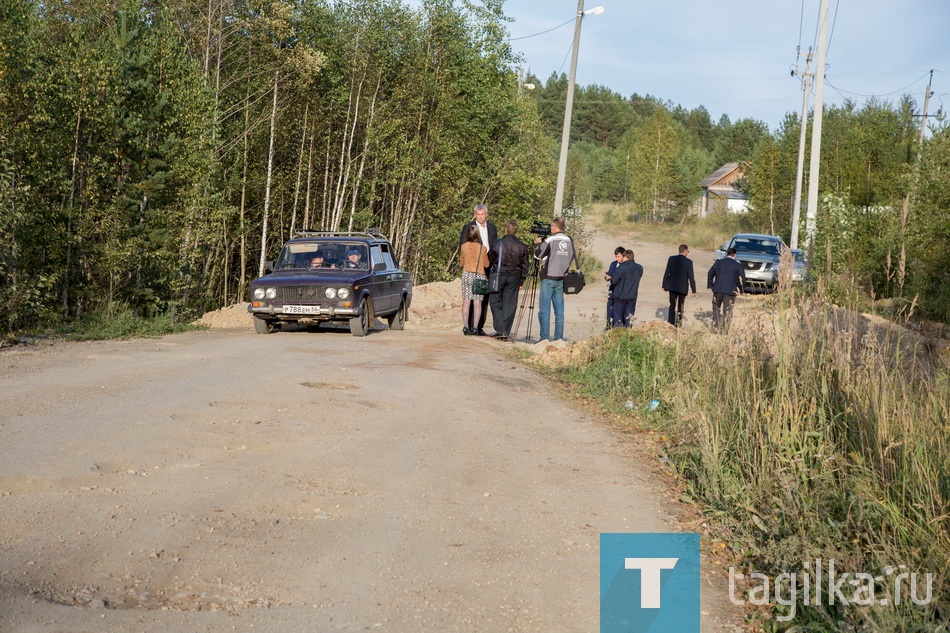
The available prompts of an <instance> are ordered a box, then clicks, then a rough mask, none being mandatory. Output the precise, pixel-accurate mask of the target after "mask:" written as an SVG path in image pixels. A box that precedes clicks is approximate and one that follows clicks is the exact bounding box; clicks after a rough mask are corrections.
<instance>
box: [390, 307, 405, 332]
mask: <svg viewBox="0 0 950 633" xmlns="http://www.w3.org/2000/svg"><path fill="white" fill-rule="evenodd" d="M386 320H387V321H388V322H389V329H390V330H404V329H406V302H405V300H403V301H400V302H399V309H398V310H396V311H395V312H393V313H392V314H390V315H389V316H388V317H387V318H386Z"/></svg>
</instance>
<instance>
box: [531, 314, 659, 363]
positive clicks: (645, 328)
mask: <svg viewBox="0 0 950 633" xmlns="http://www.w3.org/2000/svg"><path fill="white" fill-rule="evenodd" d="M631 330H633V331H634V332H637V333H639V334H642V335H643V336H647V337H654V338H661V339H663V340H665V341H672V340H673V339H674V338H675V337H676V334H677V331H676V328H674V327H673V326H672V325H670V324H669V323H667V322H666V321H648V322H647V323H640V324H638V325H634V326H633V327H632V328H631ZM621 331H622V330H620V329H617V330H611V331H610V332H604V333H603V334H598V335H596V336H593V337H590V338H585V339H582V340H580V341H577V342H574V343H569V344H565V343H546V344H541V345H531V346H528V348H529V349H531V351H533V352H535V353H536V354H537V356H535V357H534V358H532V359H530V360H529V362H532V363H534V364H536V365H543V366H545V367H550V368H552V369H557V368H560V367H568V366H571V365H580V364H582V363H589V362H591V361H593V360H594V359H595V358H597V357H598V356H599V355H600V353H601V352H602V350H603V349H604V341H605V340H606V339H607V337H609V336H613V335H614V334H616V333H619V332H621Z"/></svg>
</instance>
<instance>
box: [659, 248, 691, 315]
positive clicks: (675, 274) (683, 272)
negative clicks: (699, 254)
mask: <svg viewBox="0 0 950 633" xmlns="http://www.w3.org/2000/svg"><path fill="white" fill-rule="evenodd" d="M687 255H689V247H688V246H687V245H686V244H680V247H679V255H673V256H672V257H670V258H669V259H668V260H667V262H666V272H665V273H663V290H665V291H667V292H668V293H670V311H669V314H668V316H667V320H668V321H669V322H670V325H673V326H679V325H681V324H682V323H683V310H684V309H685V307H686V293H687V292H689V291H690V289H692V291H693V298H694V299H695V298H696V277H694V276H693V260H691V259H690V258H689V257H687Z"/></svg>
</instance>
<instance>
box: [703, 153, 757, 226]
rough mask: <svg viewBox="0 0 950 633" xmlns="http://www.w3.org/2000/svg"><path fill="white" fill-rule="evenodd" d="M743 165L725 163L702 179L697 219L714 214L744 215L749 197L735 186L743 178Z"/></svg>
mask: <svg viewBox="0 0 950 633" xmlns="http://www.w3.org/2000/svg"><path fill="white" fill-rule="evenodd" d="M743 165H745V163H742V164H740V163H726V164H725V165H723V166H722V167H720V168H719V169H717V170H716V171H714V172H713V173H712V174H710V175H709V176H707V177H706V178H704V179H703V181H702V182H701V183H700V187H702V189H703V193H702V199H701V200H700V204H699V217H701V218H705V217H707V216H709V215H712V214H714V213H745V212H746V211H748V207H749V197H748V196H747V195H746V194H745V193H743V192H742V191H740V190H739V188H738V187H737V186H736V183H738V182H739V181H740V180H743V179H744V178H745V173H743V171H742V167H743Z"/></svg>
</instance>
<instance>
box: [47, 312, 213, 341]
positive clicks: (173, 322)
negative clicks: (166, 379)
mask: <svg viewBox="0 0 950 633" xmlns="http://www.w3.org/2000/svg"><path fill="white" fill-rule="evenodd" d="M198 329H202V327H201V326H196V325H191V324H189V323H185V322H182V321H180V320H179V319H177V318H176V317H175V315H174V314H172V313H170V312H169V313H164V314H159V315H156V316H150V317H145V316H141V315H139V314H137V313H136V312H135V311H134V310H133V309H132V308H130V307H129V306H127V305H125V304H121V303H111V304H107V305H105V306H104V307H102V308H101V309H99V310H96V311H95V312H89V313H87V314H85V315H83V316H82V317H80V318H78V319H76V320H73V321H70V322H68V323H63V324H60V325H56V326H51V327H49V328H47V329H46V330H45V331H44V333H43V335H44V336H52V337H62V338H66V339H69V340H74V341H101V340H110V339H126V338H148V337H155V336H164V335H166V334H174V333H176V332H186V331H189V330H198Z"/></svg>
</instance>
